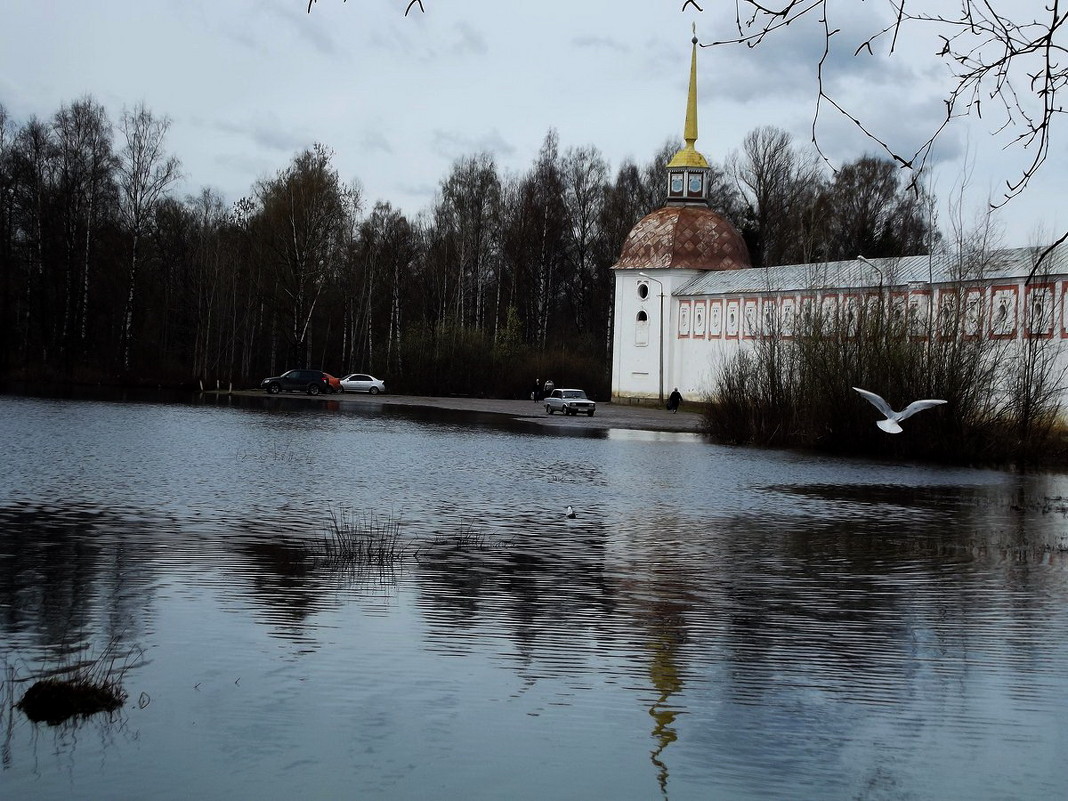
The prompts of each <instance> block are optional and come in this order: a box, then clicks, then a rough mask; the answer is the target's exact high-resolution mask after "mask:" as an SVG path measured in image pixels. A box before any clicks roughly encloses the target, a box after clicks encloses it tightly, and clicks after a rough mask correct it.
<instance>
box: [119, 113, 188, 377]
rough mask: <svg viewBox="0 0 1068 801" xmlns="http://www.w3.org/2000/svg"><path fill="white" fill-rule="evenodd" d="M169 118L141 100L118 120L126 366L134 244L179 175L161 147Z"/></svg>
mask: <svg viewBox="0 0 1068 801" xmlns="http://www.w3.org/2000/svg"><path fill="white" fill-rule="evenodd" d="M170 125H171V122H170V119H168V118H166V117H162V118H160V117H155V116H154V115H153V114H152V112H151V111H149V110H148V109H147V108H146V107H145V105H144V104H143V103H138V104H137V105H136V106H134V108H133V110H132V111H129V110H124V111H123V113H122V119H121V120H120V121H119V130H120V131H121V133H122V138H123V147H122V149H121V150H120V152H119V168H118V183H119V213H120V215H121V217H122V220H123V222H124V223H125V224H126V227H127V231H128V233H129V235H130V269H129V273H128V280H127V291H126V305H125V307H124V311H123V321H122V331H121V339H120V341H121V351H122V366H123V369H124V370H128V369H129V368H130V340H131V332H132V328H133V315H134V301H135V300H136V294H137V292H136V287H137V269H138V266H139V265H138V255H139V254H138V246H139V245H140V242H141V239H142V237H143V236H144V234H145V229H146V227H147V225H148V222H149V219H150V217H151V214H152V212H153V209H154V207H155V205H156V204H157V203H158V202H159V201H160V199H161V198H163V197H164V194H165V193H166V191H167V190H168V189H169V188H170V187H171V185H172V184H173V183H174V182H175V181H177V180H178V178H179V177H180V173H179V168H180V162H179V161H178V159H177V158H176V157H175V156H168V155H167V153H166V150H165V148H164V144H165V139H166V138H167V131H168V129H169V128H170Z"/></svg>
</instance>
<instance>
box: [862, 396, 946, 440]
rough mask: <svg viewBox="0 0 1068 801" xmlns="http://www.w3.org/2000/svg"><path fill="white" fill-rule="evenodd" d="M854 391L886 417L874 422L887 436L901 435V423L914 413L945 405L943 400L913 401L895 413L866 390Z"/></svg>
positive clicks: (881, 400) (880, 399) (885, 403)
mask: <svg viewBox="0 0 1068 801" xmlns="http://www.w3.org/2000/svg"><path fill="white" fill-rule="evenodd" d="M853 389H854V390H856V391H857V392H859V393H860V396H861V397H862V398H864V399H865V400H866V401H867V402H868V403H870V404H871V405H872V406H874V407H875V408H876V409H878V410H879V411H880V412H882V413H883V414H885V415H886V419H885V420H878V421H876V423H875V425H877V426H879V428H881V429H882V430H883V431H885V432H886V433H887V434H900V433H901V425H900V423H901V421H902V420H904V419H905V418H907V417H912V415H914V414H916V412H922V411H923V410H924V409H930V408H931V407H932V406H941V405H942V404H943V403H945V401H944V400H918V401H913V402H912V403H910V404H909V405H908V406H906V407H905V408H904V409H902V410H901V411H900V412H895V411H894V410H893V409H891V408H890V404H889V403H887V402H886V401H884V400H883V399H882V398H880V397H879V396H878V395H876V394H875V393H874V392H868V390H866V389H861V388H860V387H853Z"/></svg>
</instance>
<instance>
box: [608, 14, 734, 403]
mask: <svg viewBox="0 0 1068 801" xmlns="http://www.w3.org/2000/svg"><path fill="white" fill-rule="evenodd" d="M697 44H698V41H697V35H696V32H695V34H694V37H693V39H692V41H691V49H690V82H689V89H688V91H687V94H686V121H685V125H684V126H683V139H684V140H685V141H686V144H685V145H684V146H683V147H682V148H681V149H680V150H679V151H678V152H677V153H676V154H675V155H674V156H673V157H672V159H671V161H669V162H668V165H667V171H666V176H665V177H666V181H667V187H666V188H667V202H666V205H665V206H664V207H663V208H660V209H657V210H656V211H654V212H652V213H651V214H647V215H646V216H645V217H643V218H642V219H641V220H639V221H638V223H637V225H635V226H634V227H633V228H632V229H631V231H630V233H629V234H628V235H627V238H626V240H625V241H624V243H623V250H622V252H621V253H620V254H619V260H618V261H616V263H615V264H614V265H612V272H613V275H614V283H615V305H614V310H613V327H612V335H613V339H612V399H613V401H617V402H618V401H623V402H639V401H643V400H644V401H653V400H655V401H658V402H661V403H662V402H663V400H664V398H665V397H666V396H667V394H668V393H669V392H670V391H671V389H672V388H674V387H675V386H678V385H679V383H680V381H679V380H677V376H680V375H681V374H682V367H683V364H682V360H683V358H684V353H685V351H684V349H683V348H682V346H681V345H679V342H680V341H681V340H682V339H686V340H688V341H691V342H692V339H693V333H692V330H691V326H690V316H689V315H690V314H691V313H692V312H693V309H694V306H693V305H692V304H691V303H688V302H681V303H680V298H679V297H676V295H675V294H674V293H675V292H676V291H677V290H681V289H682V288H683V287H685V286H686V285H687V284H689V283H690V282H691V281H692V280H693V279H694V278H696V277H697V276H699V275H701V274H702V273H703V272H707V271H709V270H739V269H744V268H746V267H749V250H748V248H747V247H746V245H745V240H744V239H742V235H741V234H740V233H738V230H737V229H736V228H735V227H734V226H733V225H731V223H730V221H729V220H727V219H726V218H725V217H723V216H722V215H720V214H718V213H716V212H715V211H713V210H712V209H710V208H709V207H708V195H709V180H710V178H711V175H710V173H711V170H710V168H709V165H708V160H707V159H706V158H705V157H704V156H703V155H701V154H700V153H699V152H698V150H697V147H696V144H697ZM680 310H681V311H680ZM680 390H681V391H682V393H683V394H684V395H686V396H691V395H692V394H693V393H694V392H696V391H697V390H696V389H695V388H693V387H689V386H680Z"/></svg>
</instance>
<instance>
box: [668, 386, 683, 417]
mask: <svg viewBox="0 0 1068 801" xmlns="http://www.w3.org/2000/svg"><path fill="white" fill-rule="evenodd" d="M681 405H682V393H681V392H679V388H678V387H675V388H674V389H673V390H671V394H670V395H668V402H667V410H668V411H669V412H671V413H672V414H675V412H677V411H678V410H679V406H681Z"/></svg>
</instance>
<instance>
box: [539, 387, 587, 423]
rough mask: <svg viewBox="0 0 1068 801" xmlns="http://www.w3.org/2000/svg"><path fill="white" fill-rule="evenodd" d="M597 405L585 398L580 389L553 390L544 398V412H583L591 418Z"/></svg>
mask: <svg viewBox="0 0 1068 801" xmlns="http://www.w3.org/2000/svg"><path fill="white" fill-rule="evenodd" d="M596 409H597V404H596V403H594V402H593V401H591V400H590V399H589V398H587V397H586V393H585V392H583V391H582V390H581V389H554V390H553V391H552V392H550V393H549V394H548V395H546V396H545V411H546V412H548V413H549V414H552V413H553V412H563V413H564V414H579V413H580V412H583V413H585V414H588V415H589V416H590V417H593V413H594V411H596Z"/></svg>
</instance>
